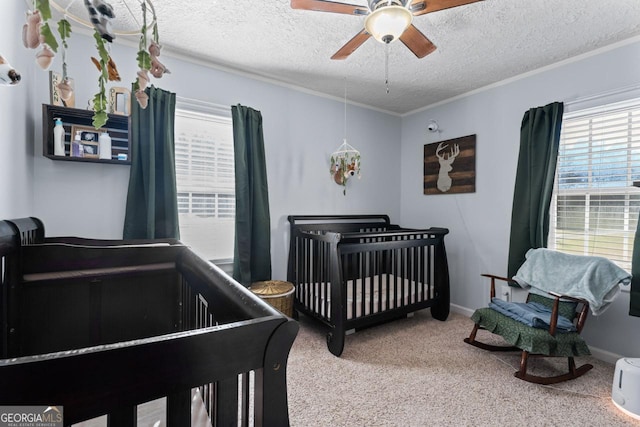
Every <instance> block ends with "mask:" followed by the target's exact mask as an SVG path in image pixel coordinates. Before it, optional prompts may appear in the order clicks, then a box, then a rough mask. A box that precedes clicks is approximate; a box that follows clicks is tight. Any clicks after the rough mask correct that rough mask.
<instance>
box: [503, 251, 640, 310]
mask: <svg viewBox="0 0 640 427" xmlns="http://www.w3.org/2000/svg"><path fill="white" fill-rule="evenodd" d="M525 257H526V261H525V262H524V264H522V266H521V267H520V269H519V270H518V272H517V273H516V275H515V276H513V280H515V281H516V282H517V283H518V284H519V285H520V286H521V287H523V288H526V287H529V286H530V287H531V288H532V289H531V290H532V291H533V292H535V293H538V294H540V295H545V296H548V294H547V292H549V291H551V292H555V293H558V294H563V295H568V296H571V297H574V298H583V299H585V300H587V301H589V308H590V309H591V312H592V313H593V315H594V316H597V315H599V314H601V313H603V312H604V311H605V310H606V309H607V308H608V306H609V304H610V303H611V302H612V301H613V300H614V299H615V298H616V296H617V295H618V293H619V292H620V286H619V285H628V284H629V283H631V275H630V274H629V273H627V272H626V271H625V270H623V269H622V268H620V267H618V266H617V265H615V264H614V263H613V262H611V261H609V260H608V259H606V258H602V257H594V256H580V255H569V254H565V253H562V252H556V251H552V250H549V249H544V248H539V249H529V251H528V252H527V254H526V255H525Z"/></svg>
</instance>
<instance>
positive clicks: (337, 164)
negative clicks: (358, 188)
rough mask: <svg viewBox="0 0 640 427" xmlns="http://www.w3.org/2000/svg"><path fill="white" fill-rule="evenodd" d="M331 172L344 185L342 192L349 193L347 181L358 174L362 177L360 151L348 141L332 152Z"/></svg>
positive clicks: (338, 182)
mask: <svg viewBox="0 0 640 427" xmlns="http://www.w3.org/2000/svg"><path fill="white" fill-rule="evenodd" d="M329 173H330V174H331V176H332V177H333V180H334V181H335V183H336V184H338V185H342V186H343V190H342V194H344V195H345V196H346V195H347V181H348V180H349V178H351V177H353V176H355V175H357V176H358V179H359V178H360V152H359V151H358V150H356V149H355V148H353V147H352V146H351V145H349V144H348V143H347V140H346V139H345V140H344V142H343V143H342V145H341V146H340V147H339V148H338V149H337V150H336V151H334V152H333V154H331V169H330V170H329Z"/></svg>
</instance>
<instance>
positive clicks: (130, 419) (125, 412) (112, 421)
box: [107, 405, 191, 427]
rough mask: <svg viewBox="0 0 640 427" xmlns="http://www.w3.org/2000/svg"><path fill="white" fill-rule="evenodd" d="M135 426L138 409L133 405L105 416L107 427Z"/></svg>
mask: <svg viewBox="0 0 640 427" xmlns="http://www.w3.org/2000/svg"><path fill="white" fill-rule="evenodd" d="M189 422H191V421H189ZM137 425H138V409H137V407H136V406H135V405H134V406H124V407H121V408H119V409H117V410H115V411H112V412H111V413H109V414H108V415H107V427H136V426H137Z"/></svg>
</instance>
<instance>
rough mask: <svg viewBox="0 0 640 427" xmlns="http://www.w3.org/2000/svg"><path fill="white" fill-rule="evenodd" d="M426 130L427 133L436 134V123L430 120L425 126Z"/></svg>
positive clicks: (437, 127)
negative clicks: (427, 130)
mask: <svg viewBox="0 0 640 427" xmlns="http://www.w3.org/2000/svg"><path fill="white" fill-rule="evenodd" d="M427 129H429V132H437V131H438V129H439V126H438V122H436V121H435V120H431V121H430V122H429V124H428V125H427Z"/></svg>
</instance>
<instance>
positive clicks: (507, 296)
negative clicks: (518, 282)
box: [498, 285, 511, 302]
mask: <svg viewBox="0 0 640 427" xmlns="http://www.w3.org/2000/svg"><path fill="white" fill-rule="evenodd" d="M498 297H499V298H500V299H501V300H503V301H507V302H509V301H511V286H509V285H502V286H501V287H500V295H498Z"/></svg>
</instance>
